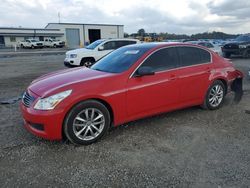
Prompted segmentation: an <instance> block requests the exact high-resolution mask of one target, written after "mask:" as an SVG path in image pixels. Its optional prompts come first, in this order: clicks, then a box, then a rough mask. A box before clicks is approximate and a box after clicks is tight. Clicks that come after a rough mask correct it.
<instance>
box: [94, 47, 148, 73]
mask: <svg viewBox="0 0 250 188" xmlns="http://www.w3.org/2000/svg"><path fill="white" fill-rule="evenodd" d="M149 49H150V48H141V47H140V48H138V47H131V46H130V47H123V48H119V49H117V50H115V51H113V52H111V53H110V54H108V55H107V56H105V57H103V58H102V59H101V60H99V61H98V62H97V63H95V64H94V65H93V66H92V67H91V69H94V70H98V71H102V72H111V73H121V72H124V71H126V70H128V69H129V68H130V67H131V66H132V65H133V64H134V63H135V62H136V61H137V60H138V59H139V58H140V57H141V56H142V55H143V54H144V53H145V52H147V51H148V50H149Z"/></svg>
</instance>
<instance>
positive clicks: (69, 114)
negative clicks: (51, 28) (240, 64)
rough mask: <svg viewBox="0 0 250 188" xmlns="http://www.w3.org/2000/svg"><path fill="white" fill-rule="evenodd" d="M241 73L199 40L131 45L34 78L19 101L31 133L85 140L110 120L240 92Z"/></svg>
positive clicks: (212, 102)
mask: <svg viewBox="0 0 250 188" xmlns="http://www.w3.org/2000/svg"><path fill="white" fill-rule="evenodd" d="M242 77H243V74H242V73H241V72H240V71H238V70H236V69H235V68H234V67H233V65H232V64H231V63H230V62H229V61H227V60H226V59H224V58H222V57H220V56H218V55H217V54H216V53H214V52H212V51H210V50H209V49H207V48H205V47H202V46H197V45H192V44H183V43H175V44H173V43H172V44H170V43H147V44H137V45H129V46H125V47H122V48H119V49H117V50H115V51H113V52H112V53H110V54H109V55H107V56H105V57H104V58H102V59H101V60H99V61H98V62H97V63H96V64H94V65H93V66H92V67H91V68H82V67H79V68H73V69H68V70H62V71H58V72H54V73H51V74H47V75H44V76H42V77H40V78H38V79H36V80H34V81H33V82H32V83H31V85H30V86H29V87H28V88H27V90H26V92H25V93H24V95H23V98H22V102H21V104H20V105H21V111H22V115H23V119H24V123H25V127H26V128H27V129H28V130H29V131H30V132H32V133H33V134H35V135H37V136H40V137H43V138H45V139H50V140H58V139H62V138H63V136H64V135H65V136H66V137H67V139H69V140H70V141H71V142H73V143H75V144H90V143H93V142H95V141H97V140H98V139H100V138H101V137H102V136H103V135H104V134H105V132H106V131H107V130H108V129H109V127H110V126H118V125H121V124H123V123H126V122H129V121H132V120H136V119H140V118H143V117H146V116H152V115H155V114H159V113H163V112H167V111H172V110H176V109H180V108H185V107H189V106H195V105H201V106H202V107H204V108H206V109H209V110H214V109H217V108H219V107H220V106H221V105H222V104H223V101H224V97H225V95H226V94H227V93H228V92H229V91H239V92H241V93H242Z"/></svg>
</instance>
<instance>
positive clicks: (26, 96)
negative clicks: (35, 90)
mask: <svg viewBox="0 0 250 188" xmlns="http://www.w3.org/2000/svg"><path fill="white" fill-rule="evenodd" d="M34 100H35V97H33V96H31V95H30V94H29V93H28V92H25V93H24V94H23V98H22V102H23V104H24V106H26V107H30V106H31V104H32V103H33V102H34Z"/></svg>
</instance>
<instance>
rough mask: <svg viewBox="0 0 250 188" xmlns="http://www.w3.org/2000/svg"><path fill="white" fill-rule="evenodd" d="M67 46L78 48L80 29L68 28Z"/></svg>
mask: <svg viewBox="0 0 250 188" xmlns="http://www.w3.org/2000/svg"><path fill="white" fill-rule="evenodd" d="M66 40H67V46H68V47H70V48H78V47H79V46H80V32H79V29H69V28H67V29H66Z"/></svg>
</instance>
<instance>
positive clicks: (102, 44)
mask: <svg viewBox="0 0 250 188" xmlns="http://www.w3.org/2000/svg"><path fill="white" fill-rule="evenodd" d="M136 43H141V42H140V41H139V40H137V39H100V40H97V41H95V42H93V43H91V44H90V45H88V46H86V47H85V48H79V49H75V50H70V51H67V52H66V58H65V60H64V65H65V66H86V67H90V66H92V65H93V64H94V63H95V62H96V61H98V60H99V59H101V58H102V57H103V56H105V55H107V54H108V53H110V52H112V51H113V50H115V49H117V48H120V47H122V46H126V45H130V44H136Z"/></svg>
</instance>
